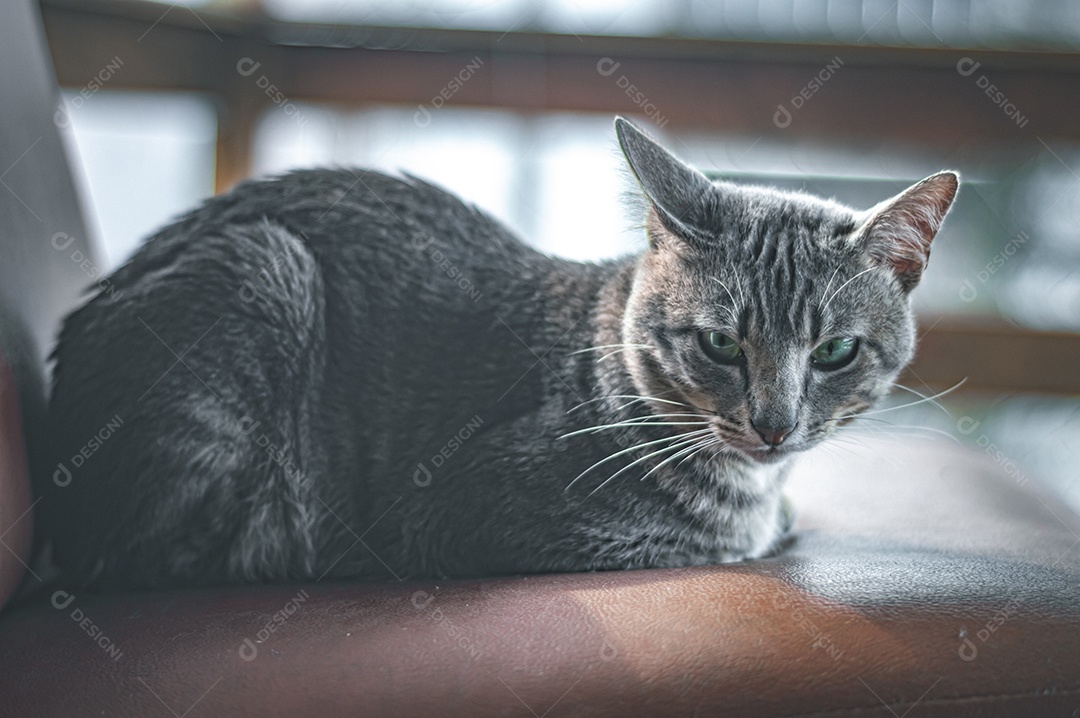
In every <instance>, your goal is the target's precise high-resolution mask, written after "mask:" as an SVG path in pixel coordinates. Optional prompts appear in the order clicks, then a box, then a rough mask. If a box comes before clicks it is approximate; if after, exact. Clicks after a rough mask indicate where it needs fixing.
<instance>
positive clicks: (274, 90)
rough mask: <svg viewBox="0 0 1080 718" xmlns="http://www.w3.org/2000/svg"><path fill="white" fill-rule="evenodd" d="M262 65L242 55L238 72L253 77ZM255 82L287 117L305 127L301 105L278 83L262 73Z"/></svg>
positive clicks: (305, 122) (243, 75) (238, 62)
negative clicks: (290, 97) (287, 94)
mask: <svg viewBox="0 0 1080 718" xmlns="http://www.w3.org/2000/svg"><path fill="white" fill-rule="evenodd" d="M260 67H262V63H261V62H258V61H257V60H253V59H252V58H250V57H242V58H240V59H239V60H238V61H237V63H236V72H237V73H239V74H240V76H241V77H251V76H252V75H254V74H255V72H256V71H258V69H259V68H260ZM255 84H256V85H257V86H258V87H259V89H260V90H262V91H263V94H265V95H266V96H267V97H269V98H270V102H272V103H274V104H275V105H277V106H278V107H280V108H281V111H282V112H284V113H285V115H286V116H287V117H290V118H292V120H293V122H295V123H296V124H297V126H299V127H303V126H304V125H306V124H307V118H306V117H304V113H303V112H301V111H300V108H299V106H297V105H296V103H294V102H292V101H291V100H290V99H289V98H288V97H287V96H286V95H285V93H284V92H282V91H281V89H280V88H279V87H278V86H277V85H275V84H274V83H272V82H270V79H269V78H268V77H267V76H266V75H263V74H260V75H259V76H258V77H257V78H255Z"/></svg>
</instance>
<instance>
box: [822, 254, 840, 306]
mask: <svg viewBox="0 0 1080 718" xmlns="http://www.w3.org/2000/svg"><path fill="white" fill-rule="evenodd" d="M842 266H843V265H841V264H838V265H836V269H834V270H833V273H832V274H831V275H830V276H829V283H828V284H826V285H825V291H824V292H822V293H821V300H820V301H821V303H822V304H824V303H825V296H826V295H827V294H828V293H829V290H830V289H831V288H832V283H833V280H834V279H836V275H837V274H838V273H839V272H840V267H842Z"/></svg>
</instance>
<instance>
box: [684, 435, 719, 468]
mask: <svg viewBox="0 0 1080 718" xmlns="http://www.w3.org/2000/svg"><path fill="white" fill-rule="evenodd" d="M717 445H723V446H727V444H726V442H724V440H723V439H721V438H719V437H715V436H714V437H712V438H711V439H710V440H709V441H708V442H706V443H705V445H704V446H700V447H698V448H697V449H696V450H695V451H694V452H693V453H691V454H688V455H687V456H684V457H683V458H682V460H681V461H680V462H679V463H677V464H675V468H678V467H680V466H682V465H683V464H684V463H686V462H687V461H689V460H690V459H692V458H694V457H695V456H697V455H698V454H699V453H701V452H702V451H704V450H705V449H708V448H710V447H713V446H717Z"/></svg>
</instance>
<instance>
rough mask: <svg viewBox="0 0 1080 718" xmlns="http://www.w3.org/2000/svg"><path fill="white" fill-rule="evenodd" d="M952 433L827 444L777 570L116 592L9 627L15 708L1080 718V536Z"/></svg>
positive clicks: (5, 655)
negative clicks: (852, 446) (1078, 714)
mask: <svg viewBox="0 0 1080 718" xmlns="http://www.w3.org/2000/svg"><path fill="white" fill-rule="evenodd" d="M1020 483H1024V482H1018V481H1017V480H1016V478H1015V477H1014V476H1013V475H1010V473H1008V472H1006V471H1005V470H1003V469H1002V467H1000V466H998V465H996V464H995V463H993V461H991V460H990V458H989V457H986V456H983V455H981V454H978V453H975V452H973V451H972V450H970V449H966V448H962V447H959V446H956V445H953V444H951V443H950V442H948V441H945V440H942V441H935V442H917V441H908V440H900V441H882V440H876V441H871V440H866V441H865V442H864V447H863V448H860V449H857V450H854V451H847V450H845V451H838V450H836V449H833V450H832V451H829V450H818V451H817V452H816V453H812V454H809V455H807V456H805V457H803V459H802V460H801V462H800V467H799V470H798V471H797V472H796V475H795V476H794V477H793V479H792V482H791V484H790V494H791V496H792V498H793V500H794V503H795V506H796V507H797V510H798V520H797V525H796V526H797V530H796V534H795V539H794V541H793V542H792V544H791V545H790V546H789V547H788V548H787V549H786V550H785V551H784V552H783V553H782V554H781V555H780V556H778V557H776V558H772V559H767V560H761V561H753V562H747V563H742V564H735V565H724V566H700V567H694V568H687V569H679V570H650V571H626V572H609V573H592V574H577V575H543V576H523V577H516V578H504V579H496V580H475V581H458V582H442V583H431V582H426V583H409V584H386V585H340V584H339V585H329V584H321V583H313V584H307V585H295V586H263V587H247V588H228V589H216V590H198V591H183V592H169V593H154V594H142V595H121V596H106V595H100V596H99V595H93V594H91V593H79V592H74V591H71V590H64V589H62V588H57V587H51V588H49V589H46V590H44V591H42V592H40V594H39V595H38V596H37V597H35V598H34V599H33V600H31V601H29V602H27V603H25V604H24V605H22V606H20V607H18V608H17V609H16V610H14V611H12V612H10V613H8V614H7V615H5V616H3V618H2V619H0V685H2V689H0V714H2V715H12V716H21V715H43V716H52V715H56V716H67V715H75V714H80V715H114V716H151V715H162V716H167V715H169V714H170V713H172V714H174V715H176V716H181V715H185V716H192V717H193V718H194V717H195V716H200V715H207V716H210V715H215V716H216V715H236V716H241V715H251V716H272V715H319V716H332V715H351V716H355V715H363V716H378V715H387V716H407V715H444V716H446V715H452V716H458V715H460V716H475V715H506V716H513V715H521V716H529V715H530V714H531V715H534V716H544V715H547V716H571V715H576V716H601V715H602V716H631V715H653V716H660V715H673V716H674V715H679V716H694V715H701V716H705V715H739V716H741V715H746V716H776V715H787V716H826V715H827V716H832V715H836V716H851V715H858V716H889V715H892V716H895V717H898V716H902V715H905V714H908V713H909V712H910V714H911V715H913V716H914V715H918V716H958V715H960V716H966V715H972V716H974V715H979V716H983V715H1075V713H1073V711H1075V710H1077V709H1078V708H1080V651H1078V650H1077V647H1078V646H1080V594H1078V592H1077V587H1078V583H1080V582H1078V578H1080V536H1078V534H1080V521H1078V520H1077V518H1076V517H1075V516H1074V515H1073V514H1071V513H1069V512H1068V511H1067V510H1066V509H1065V508H1064V507H1063V506H1062V505H1061V504H1059V503H1058V502H1056V501H1055V500H1054V499H1052V498H1051V497H1048V496H1044V495H1042V494H1040V493H1038V492H1037V491H1036V490H1034V489H1033V488H1032V487H1031V486H1029V485H1019V484H1020Z"/></svg>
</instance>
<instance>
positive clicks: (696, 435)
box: [563, 429, 712, 492]
mask: <svg viewBox="0 0 1080 718" xmlns="http://www.w3.org/2000/svg"><path fill="white" fill-rule="evenodd" d="M711 432H712V430H711V429H695V430H694V431H688V432H686V433H683V434H677V435H676V436H665V437H664V438H662V439H654V440H653V441H646V442H645V443H643V444H635V445H634V446H630V447H628V448H625V449H621V450H620V451H616V452H615V453H614V454H612V455H610V456H608V457H606V458H603V459H601V460H600V461H597V462H596V463H595V464H593V465H592V466H590V467H589V468H587V469H585V470H584V471H582V472H581V473H580V474H578V475H577V476H576V477H574V480H573V481H571V482H570V483H569V484H567V485H566V488H565V489H563V492H567V491H569V490H570V488H571V487H572V486H573V485H574V484H576V483H577V482H578V479H580V478H582V477H583V476H585V475H586V474H587V473H589V472H590V471H592V470H593V469H595V468H596V467H597V466H600V465H601V464H606V463H607V462H609V461H611V460H612V459H616V458H618V457H620V456H623V455H624V454H629V453H630V452H632V451H637V450H638V449H643V448H645V447H646V446H653V445H655V444H662V443H664V442H672V441H678V440H679V439H683V438H689V437H694V438H695V439H696V438H700V437H702V436H704V435H705V434H707V433H711Z"/></svg>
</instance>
